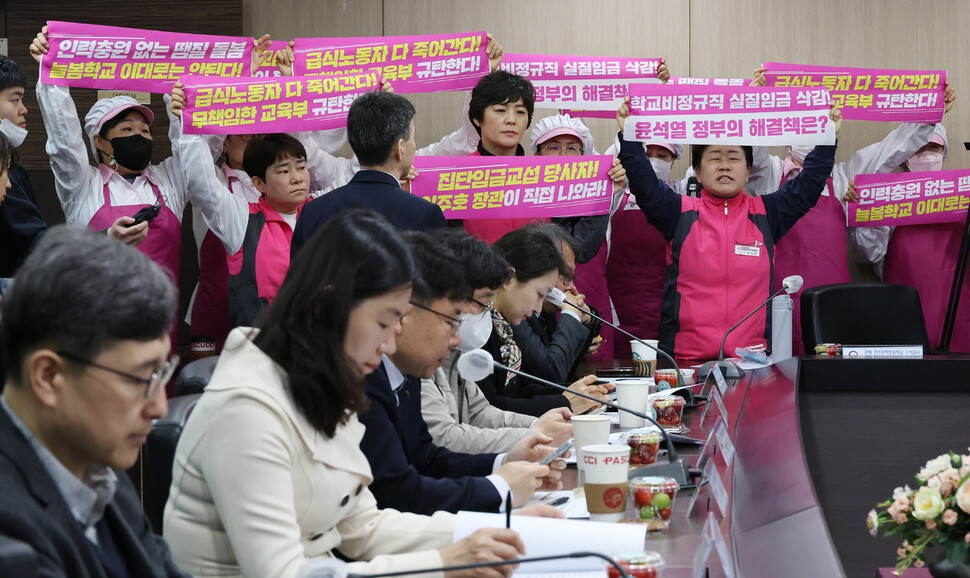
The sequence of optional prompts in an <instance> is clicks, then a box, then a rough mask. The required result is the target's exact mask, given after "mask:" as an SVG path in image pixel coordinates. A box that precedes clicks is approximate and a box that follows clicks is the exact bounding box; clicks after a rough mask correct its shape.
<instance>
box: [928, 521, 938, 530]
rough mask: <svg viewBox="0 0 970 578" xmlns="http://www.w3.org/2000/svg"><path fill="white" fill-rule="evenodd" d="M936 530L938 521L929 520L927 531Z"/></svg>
mask: <svg viewBox="0 0 970 578" xmlns="http://www.w3.org/2000/svg"><path fill="white" fill-rule="evenodd" d="M935 528H936V520H927V521H926V529H927V530H933V529H935Z"/></svg>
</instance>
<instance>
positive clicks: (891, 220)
mask: <svg viewBox="0 0 970 578" xmlns="http://www.w3.org/2000/svg"><path fill="white" fill-rule="evenodd" d="M855 184H856V191H857V192H858V193H859V201H858V202H857V203H849V204H848V205H847V206H848V209H849V226H850V227H876V226H881V225H895V226H899V225H924V224H927V223H953V222H961V223H962V222H963V220H964V219H965V218H966V216H967V208H968V207H970V169H962V170H956V171H926V172H918V173H891V174H880V175H857V176H856V178H855Z"/></svg>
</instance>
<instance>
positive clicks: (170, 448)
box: [141, 393, 202, 534]
mask: <svg viewBox="0 0 970 578" xmlns="http://www.w3.org/2000/svg"><path fill="white" fill-rule="evenodd" d="M200 397H202V394H201V393H194V394H191V395H183V396H181V397H173V398H172V399H170V400H168V415H167V416H165V417H164V418H163V419H159V420H155V423H153V424H152V433H150V434H148V439H147V440H146V441H145V446H144V448H143V450H142V456H141V460H142V464H143V467H144V471H143V475H142V495H141V499H142V506H143V507H144V508H145V513H146V514H147V515H148V520H149V521H150V522H151V523H152V528H153V529H154V530H155V533H157V534H161V533H162V516H163V515H164V513H165V502H166V501H167V500H168V491H169V488H170V487H171V485H172V463H173V462H174V461H175V447H176V446H177V445H178V441H179V437H180V436H181V435H182V430H184V429H185V424H186V422H188V419H189V416H190V415H191V414H192V410H193V409H195V404H196V403H198V401H199V398H200Z"/></svg>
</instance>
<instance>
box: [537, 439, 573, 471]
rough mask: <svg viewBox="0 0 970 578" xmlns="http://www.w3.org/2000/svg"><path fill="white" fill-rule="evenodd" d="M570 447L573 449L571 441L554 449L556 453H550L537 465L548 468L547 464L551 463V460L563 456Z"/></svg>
mask: <svg viewBox="0 0 970 578" xmlns="http://www.w3.org/2000/svg"><path fill="white" fill-rule="evenodd" d="M572 447H573V440H568V441H567V442H566V443H564V444H562V445H561V446H559V447H558V448H556V451H554V452H552V453H551V454H549V455H548V456H546V457H545V458H543V459H542V461H541V462H539V465H540V466H548V465H549V464H551V463H552V460H554V459H556V458H558V457H560V456H562V455H563V454H565V453H566V452H568V451H569V450H570V448H572Z"/></svg>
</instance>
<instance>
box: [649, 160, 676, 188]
mask: <svg viewBox="0 0 970 578" xmlns="http://www.w3.org/2000/svg"><path fill="white" fill-rule="evenodd" d="M673 164H674V163H673V162H671V161H665V160H663V159H656V158H651V159H650V166H652V167H653V172H655V173H657V178H658V179H660V180H661V181H663V182H667V179H668V178H669V177H670V166H671V165H673Z"/></svg>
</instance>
